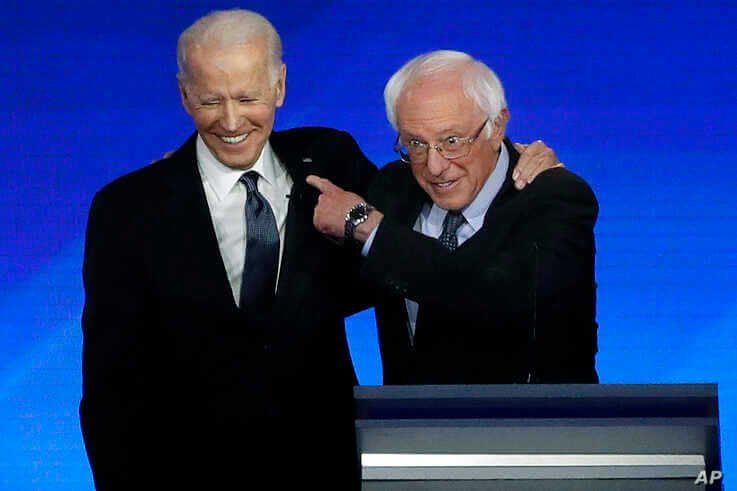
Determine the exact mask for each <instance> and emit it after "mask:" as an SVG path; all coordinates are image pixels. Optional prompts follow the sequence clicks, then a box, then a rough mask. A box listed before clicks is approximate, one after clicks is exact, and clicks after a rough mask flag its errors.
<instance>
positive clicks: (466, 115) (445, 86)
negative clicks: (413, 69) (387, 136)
mask: <svg viewBox="0 0 737 491" xmlns="http://www.w3.org/2000/svg"><path fill="white" fill-rule="evenodd" d="M479 114H483V113H482V111H481V110H480V109H479V108H478V107H477V105H476V103H475V102H474V101H473V100H471V98H469V97H468V95H466V93H465V91H464V90H463V81H462V78H461V77H460V76H448V75H445V74H444V76H440V75H436V76H424V77H422V78H417V79H414V80H411V81H409V82H408V83H407V85H405V87H404V89H403V90H402V93H401V94H400V96H399V99H398V100H397V123H398V124H399V127H400V129H402V128H405V127H407V126H411V127H414V126H415V125H416V124H417V123H429V122H432V121H435V120H438V122H440V121H443V122H448V123H449V122H451V121H457V122H458V124H463V122H464V121H465V120H466V119H470V120H475V119H478V117H479Z"/></svg>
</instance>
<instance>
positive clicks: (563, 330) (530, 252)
mask: <svg viewBox="0 0 737 491" xmlns="http://www.w3.org/2000/svg"><path fill="white" fill-rule="evenodd" d="M505 144H506V145H507V149H508V151H509V153H510V163H509V172H508V174H507V177H506V180H505V182H504V185H503V187H502V189H501V191H500V192H499V194H498V195H497V196H496V198H495V199H494V201H493V203H492V205H491V207H490V208H489V210H488V211H487V213H486V216H485V219H484V225H483V227H482V228H481V230H479V231H478V232H477V233H476V234H475V235H474V236H473V237H471V238H470V239H469V240H468V241H466V242H464V243H463V244H462V245H461V246H460V247H459V248H458V249H457V250H456V251H455V252H453V253H449V252H448V251H447V250H445V249H444V248H443V247H442V246H441V245H440V244H439V243H438V241H436V240H435V239H432V238H429V237H426V236H424V235H422V234H420V233H419V232H414V231H413V230H412V228H413V225H414V223H415V220H416V219H417V216H418V215H419V213H420V210H421V208H422V205H423V204H424V203H426V202H430V199H429V197H428V196H427V195H426V194H425V193H424V191H423V190H422V189H421V188H420V187H419V186H418V185H417V183H416V181H415V179H414V177H413V175H412V172H411V170H410V167H409V165H408V164H404V163H402V162H395V163H392V164H389V165H387V166H386V167H384V168H383V169H381V171H380V172H379V175H378V176H377V178H376V180H375V181H374V184H372V186H371V188H370V191H369V201H370V202H371V203H372V204H373V205H375V206H376V207H377V208H378V209H379V210H381V211H382V212H383V213H384V220H383V221H382V223H381V225H380V227H379V229H378V232H377V234H376V236H375V238H374V241H373V244H372V247H371V250H370V253H369V255H368V257H367V258H366V259H365V263H364V267H363V274H364V277H365V278H366V279H367V280H368V281H369V283H370V284H372V285H373V286H374V287H376V288H378V289H379V290H380V291H381V292H382V294H381V295H380V298H379V300H378V303H377V305H376V315H377V322H378V328H379V340H380V346H381V354H382V360H383V365H384V383H385V384H415V383H421V384H468V383H486V384H494V383H517V382H520V383H521V382H528V381H534V382H543V383H557V382H561V383H563V382H568V383H573V382H580V383H592V382H596V381H598V378H597V375H596V370H595V366H594V357H595V353H596V351H597V346H596V330H597V325H596V321H595V308H596V300H595V283H594V234H593V228H594V224H595V222H596V217H597V213H598V205H597V202H596V198H595V197H594V194H593V192H592V191H591V189H590V188H589V186H588V185H587V184H586V183H585V182H584V181H583V180H582V179H580V178H579V177H577V176H576V175H574V174H572V173H571V172H569V171H568V170H566V169H562V168H556V169H552V170H549V171H546V172H544V173H543V174H540V175H539V176H538V177H537V178H536V179H535V181H534V182H533V183H532V184H530V185H529V186H528V187H527V188H526V189H525V190H523V191H521V192H519V191H517V190H516V189H515V188H514V185H513V181H512V179H511V173H512V170H513V169H514V167H515V165H516V164H517V160H518V158H519V155H518V154H517V152H516V151H515V150H514V147H513V146H512V145H511V143H510V142H509V141H508V140H506V141H505ZM405 297H407V298H409V299H412V300H414V301H416V302H418V303H419V312H418V316H417V324H416V331H415V334H416V335H415V337H414V339H413V338H412V337H411V336H410V335H409V327H408V321H407V312H406V308H405V304H404V298H405Z"/></svg>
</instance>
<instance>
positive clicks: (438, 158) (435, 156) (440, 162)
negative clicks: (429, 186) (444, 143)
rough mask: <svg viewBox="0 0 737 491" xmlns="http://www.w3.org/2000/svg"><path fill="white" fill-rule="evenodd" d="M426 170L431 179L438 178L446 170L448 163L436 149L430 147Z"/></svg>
mask: <svg viewBox="0 0 737 491" xmlns="http://www.w3.org/2000/svg"><path fill="white" fill-rule="evenodd" d="M426 165H427V170H428V171H429V172H430V174H432V176H433V177H438V176H440V175H441V174H442V173H443V172H445V169H447V168H448V166H449V165H450V162H449V161H448V160H447V159H446V158H445V157H443V156H442V155H441V154H440V152H438V151H437V149H435V148H433V147H430V148H428V152H427V164H426Z"/></svg>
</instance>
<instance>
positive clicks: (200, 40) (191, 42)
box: [177, 9, 282, 83]
mask: <svg viewBox="0 0 737 491" xmlns="http://www.w3.org/2000/svg"><path fill="white" fill-rule="evenodd" d="M258 39H263V40H264V42H265V43H266V49H267V53H268V57H269V65H270V67H269V68H270V70H271V79H272V83H273V82H276V81H277V80H278V78H279V74H280V70H281V66H282V43H281V38H280V37H279V33H278V32H276V29H274V26H273V25H272V24H271V22H269V21H268V20H267V19H266V17H264V16H262V15H260V14H257V13H256V12H252V11H250V10H242V9H232V10H217V11H215V12H210V13H209V14H207V15H206V16H204V17H201V18H200V19H198V20H197V21H196V22H195V23H194V24H192V25H191V26H189V27H188V28H187V29H185V30H184V32H182V34H180V35H179V40H178V41H177V65H178V67H179V73H177V79H179V81H180V82H182V81H185V80H186V79H187V77H188V75H189V65H188V64H187V53H188V50H189V48H191V47H192V46H202V45H211V46H215V47H219V48H227V47H232V46H237V45H240V44H247V43H249V42H252V41H254V40H258Z"/></svg>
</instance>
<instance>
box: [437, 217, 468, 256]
mask: <svg viewBox="0 0 737 491" xmlns="http://www.w3.org/2000/svg"><path fill="white" fill-rule="evenodd" d="M465 222H466V219H465V218H463V213H461V212H460V211H452V210H449V211H448V213H447V214H446V215H445V220H443V231H442V232H441V233H440V237H438V240H439V241H440V243H441V244H443V247H445V248H446V249H448V250H449V251H450V252H453V251H455V250H456V249H458V235H456V233H457V232H458V227H460V226H461V225H463V224H464V223H465Z"/></svg>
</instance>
